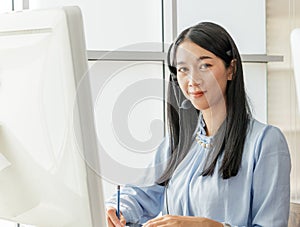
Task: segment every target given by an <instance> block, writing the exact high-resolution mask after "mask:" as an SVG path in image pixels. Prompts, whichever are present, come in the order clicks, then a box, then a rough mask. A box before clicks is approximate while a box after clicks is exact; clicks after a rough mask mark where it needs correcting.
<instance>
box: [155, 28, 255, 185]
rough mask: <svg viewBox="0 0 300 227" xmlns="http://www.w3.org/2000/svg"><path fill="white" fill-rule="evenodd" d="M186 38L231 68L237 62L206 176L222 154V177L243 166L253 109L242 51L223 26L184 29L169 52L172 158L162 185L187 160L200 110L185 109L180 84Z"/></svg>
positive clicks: (207, 162)
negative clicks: (179, 54) (179, 65)
mask: <svg viewBox="0 0 300 227" xmlns="http://www.w3.org/2000/svg"><path fill="white" fill-rule="evenodd" d="M185 40H190V41H192V42H193V43H195V44H197V45H199V46H201V47H202V48H204V49H206V50H208V51H210V52H212V53H213V54H215V55H216V56H217V57H219V58H220V59H222V60H223V62H224V65H225V67H226V68H228V67H229V66H230V64H231V62H232V61H234V62H235V66H234V70H233V75H232V80H229V81H228V82H227V87H226V112H227V115H226V118H225V120H224V122H223V124H222V125H221V126H220V128H219V130H218V132H217V133H216V135H215V137H216V141H215V142H214V148H213V152H211V153H210V155H209V157H208V158H207V160H206V165H205V168H204V170H203V172H202V175H203V176H210V175H212V174H213V173H214V170H215V167H216V163H217V161H218V159H219V158H220V157H221V156H222V155H223V159H222V164H221V166H220V169H219V174H220V175H221V176H222V178H223V179H228V178H230V177H233V176H236V175H237V173H238V171H239V168H240V166H241V161H242V155H243V148H244V142H245V138H246V134H247V128H248V123H249V119H250V117H251V111H250V108H249V104H248V101H247V95H246V92H245V87H244V76H243V69H242V62H241V57H240V54H239V51H238V49H237V47H236V45H235V43H234V41H233V39H232V38H231V36H230V35H229V34H228V32H227V31H226V30H225V29H224V28H222V27H221V26H219V25H217V24H214V23H211V22H202V23H199V24H197V25H195V26H192V27H190V28H187V29H185V30H184V31H183V32H181V34H180V35H179V36H178V37H177V39H176V40H175V41H174V43H173V44H172V45H171V47H170V48H169V51H168V66H169V70H170V79H169V80H170V82H169V85H168V95H167V117H168V119H167V123H168V129H169V140H170V149H171V154H172V155H171V158H170V160H169V163H168V165H167V168H166V169H165V171H164V172H163V173H162V175H161V177H160V178H159V179H158V180H157V183H158V184H160V185H167V184H168V182H169V180H170V178H171V177H172V174H173V172H174V170H175V169H176V167H177V166H178V164H179V163H180V162H181V161H182V160H183V159H184V157H185V156H186V155H187V153H188V152H189V150H190V147H191V145H192V143H193V142H194V138H193V135H194V132H195V130H196V128H197V125H198V120H199V111H198V110H197V109H195V108H194V107H193V106H189V107H188V108H185V106H184V105H183V104H181V103H182V102H184V101H183V100H184V99H185V98H184V95H183V93H182V92H181V90H180V88H179V86H178V83H177V69H176V51H177V48H178V46H179V45H180V44H181V43H182V42H183V41H185Z"/></svg>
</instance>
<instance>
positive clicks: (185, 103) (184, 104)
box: [179, 99, 192, 110]
mask: <svg viewBox="0 0 300 227" xmlns="http://www.w3.org/2000/svg"><path fill="white" fill-rule="evenodd" d="M191 107H192V103H191V101H190V100H188V99H185V100H183V101H182V103H181V105H180V107H179V108H180V109H184V110H187V109H189V108H191Z"/></svg>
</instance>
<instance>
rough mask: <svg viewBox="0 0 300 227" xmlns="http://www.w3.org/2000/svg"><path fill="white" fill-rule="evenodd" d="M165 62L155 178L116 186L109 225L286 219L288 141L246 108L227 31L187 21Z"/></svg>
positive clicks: (214, 225) (215, 224)
mask: <svg viewBox="0 0 300 227" xmlns="http://www.w3.org/2000/svg"><path fill="white" fill-rule="evenodd" d="M168 64H169V69H170V78H169V80H170V82H169V87H168V100H167V107H168V129H169V130H168V136H166V138H165V140H164V141H163V142H162V144H161V145H160V147H159V148H158V151H157V155H156V157H155V159H154V161H153V165H152V166H155V167H156V171H155V172H154V176H152V178H154V179H156V180H155V181H153V184H152V185H150V186H147V187H137V186H133V185H131V186H129V185H128V186H127V187H124V188H123V189H122V191H121V213H122V215H121V217H120V220H119V219H118V218H117V217H116V212H115V207H116V201H115V198H111V199H110V200H108V201H107V220H108V223H109V226H118V225H122V224H124V223H125V222H132V223H145V224H144V226H146V227H148V226H173V227H174V226H211V227H220V226H255V225H258V226H273V227H281V226H287V223H288V213H289V198H290V193H289V187H290V181H289V174H290V168H291V165H290V155H289V150H288V146H287V143H286V141H285V138H284V136H283V135H282V133H281V131H280V130H279V129H277V128H275V127H273V126H270V125H266V124H262V123H260V122H258V121H257V120H255V119H254V118H253V117H252V116H251V111H250V109H249V107H248V102H247V96H246V93H245V88H244V78H243V69H242V63H241V58H240V55H239V51H238V49H237V47H236V45H235V43H234V41H233V39H232V38H231V36H230V35H229V34H228V33H227V32H226V31H225V29H224V28H222V27H221V26H219V25H217V24H215V23H211V22H201V23H199V24H196V25H194V26H192V27H189V28H187V29H185V30H184V31H182V32H181V33H180V34H179V36H178V37H177V38H176V40H175V41H174V42H173V44H172V45H171V47H170V49H169V53H168ZM186 102H190V103H191V105H190V106H188V107H186V106H187V105H184V106H185V108H183V103H186ZM162 163H163V165H162ZM148 175H150V172H149V173H148ZM146 177H147V178H149V176H146ZM270 207H272V208H270ZM274 208H275V209H274ZM160 212H162V214H163V215H162V216H161V217H156V216H157V215H158V214H159V213H160Z"/></svg>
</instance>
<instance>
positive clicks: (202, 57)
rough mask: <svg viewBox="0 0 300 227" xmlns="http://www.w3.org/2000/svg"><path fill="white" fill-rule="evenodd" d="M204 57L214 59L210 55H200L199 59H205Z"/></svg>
mask: <svg viewBox="0 0 300 227" xmlns="http://www.w3.org/2000/svg"><path fill="white" fill-rule="evenodd" d="M203 59H212V57H210V56H200V57H199V58H198V60H203Z"/></svg>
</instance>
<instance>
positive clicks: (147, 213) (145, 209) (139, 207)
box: [105, 139, 169, 224]
mask: <svg viewBox="0 0 300 227" xmlns="http://www.w3.org/2000/svg"><path fill="white" fill-rule="evenodd" d="M168 157H169V145H168V139H164V140H163V142H162V143H161V144H160V146H159V148H158V150H157V152H156V155H155V158H154V161H153V163H152V165H151V170H153V167H154V171H149V172H148V173H147V176H145V177H146V178H147V179H148V180H147V181H148V182H149V177H150V178H151V179H153V183H152V185H149V186H145V187H136V186H133V185H126V186H125V187H123V188H122V189H121V196H120V210H121V212H122V214H123V216H124V217H125V219H126V222H129V223H140V224H142V223H145V222H146V221H147V220H149V219H152V218H154V217H156V216H157V215H158V214H159V213H160V212H161V210H162V206H163V199H164V196H163V194H164V187H163V186H160V185H158V184H156V183H155V180H156V179H158V177H160V175H161V174H162V171H163V170H164V168H165V166H166V163H167V160H168ZM149 175H151V176H149ZM105 205H106V206H112V207H116V195H113V196H112V197H111V198H110V199H109V200H107V201H106V203H105Z"/></svg>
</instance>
